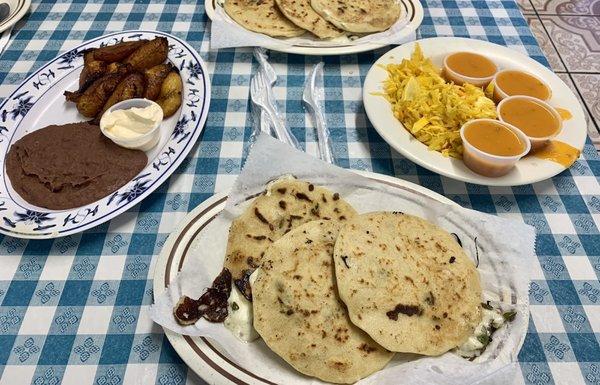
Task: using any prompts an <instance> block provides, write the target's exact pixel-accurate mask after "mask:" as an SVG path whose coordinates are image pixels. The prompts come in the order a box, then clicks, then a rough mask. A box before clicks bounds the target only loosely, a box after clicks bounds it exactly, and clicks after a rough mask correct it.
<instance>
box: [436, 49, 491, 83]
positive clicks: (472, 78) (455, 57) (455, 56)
mask: <svg viewBox="0 0 600 385" xmlns="http://www.w3.org/2000/svg"><path fill="white" fill-rule="evenodd" d="M496 72H498V66H497V65H496V64H495V63H494V62H493V61H491V60H490V59H488V58H487V57H485V56H483V55H479V54H477V53H474V52H453V53H451V54H449V55H447V56H446V57H445V58H444V72H443V73H444V77H445V78H446V80H449V81H452V82H454V84H457V85H459V86H461V85H463V84H464V83H470V84H472V85H474V86H478V87H486V86H487V85H488V84H489V83H490V82H491V81H492V79H494V75H496Z"/></svg>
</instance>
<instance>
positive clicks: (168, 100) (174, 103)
mask: <svg viewBox="0 0 600 385" xmlns="http://www.w3.org/2000/svg"><path fill="white" fill-rule="evenodd" d="M182 93H183V82H182V81H181V76H180V75H179V71H177V70H173V71H171V72H169V74H168V75H167V77H166V78H165V80H164V81H163V83H162V86H161V87H160V95H159V96H158V99H157V100H156V103H158V105H160V107H161V108H162V109H163V116H164V117H165V118H168V117H169V116H171V115H173V114H174V113H175V112H177V110H178V109H179V107H180V106H181V94H182Z"/></svg>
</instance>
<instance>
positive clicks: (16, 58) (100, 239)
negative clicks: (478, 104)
mask: <svg viewBox="0 0 600 385" xmlns="http://www.w3.org/2000/svg"><path fill="white" fill-rule="evenodd" d="M423 6H424V7H425V19H424V21H423V25H422V26H421V28H420V29H419V34H420V36H421V37H431V36H439V35H456V36H470V37H475V38H480V39H487V40H490V41H492V42H495V43H500V44H505V45H508V46H510V47H512V48H514V49H516V50H519V51H522V52H526V53H528V54H529V55H530V56H532V57H534V58H535V59H536V60H538V61H540V62H542V63H544V64H546V65H547V62H546V59H545V58H544V56H543V54H542V52H541V51H540V49H539V47H538V45H537V42H536V40H535V38H534V37H533V36H532V34H531V31H530V30H529V28H528V26H527V23H526V22H525V20H524V19H523V17H522V16H521V13H520V11H519V10H518V8H517V6H516V4H515V3H514V1H513V0H503V1H498V0H495V1H466V0H465V1H450V0H448V1H439V0H423ZM208 26H209V22H208V19H207V17H206V14H205V12H204V6H203V4H202V3H201V2H196V1H189V0H188V1H181V2H180V1H171V0H167V1H166V2H165V1H164V0H163V1H152V2H151V4H150V3H149V2H148V1H140V0H135V1H134V0H126V1H117V0H92V1H73V2H71V1H56V2H55V1H50V0H44V1H39V0H34V2H33V6H32V8H31V13H30V14H29V15H28V16H26V17H25V19H23V20H22V21H20V22H19V23H18V24H17V27H16V29H15V31H14V32H13V34H14V38H13V41H12V43H11V44H10V46H9V47H8V48H7V49H6V51H5V52H4V53H3V55H2V56H1V60H0V95H7V94H8V93H9V92H11V91H12V90H13V89H14V87H15V85H16V84H18V83H19V82H20V81H22V80H23V79H24V78H25V77H26V76H27V74H28V73H30V72H31V71H33V70H34V69H36V68H37V67H39V66H41V65H42V64H43V63H44V62H46V61H47V60H49V59H52V58H53V57H55V56H56V55H58V54H60V53H61V52H65V51H67V50H69V49H71V48H73V47H74V46H76V45H77V44H79V43H81V42H82V41H84V40H87V39H91V38H94V37H97V36H100V35H103V34H105V33H108V32H113V31H120V30H125V29H158V30H161V31H166V32H170V33H173V34H175V35H177V36H178V37H180V38H183V39H185V40H187V41H188V42H189V43H190V44H191V45H192V46H194V47H195V48H196V50H198V51H199V52H200V53H201V55H202V57H203V58H204V59H205V60H206V62H207V63H208V68H209V71H210V74H211V77H212V87H213V88H212V103H211V107H210V114H209V117H208V121H207V124H206V129H205V132H204V133H203V135H202V137H201V139H200V140H199V141H198V144H197V145H196V147H195V148H194V149H193V151H192V152H191V155H190V156H188V158H187V159H186V160H185V161H184V163H183V164H182V165H181V166H180V167H179V169H178V170H177V171H176V173H175V174H174V175H173V176H172V177H171V178H170V179H169V180H168V181H167V182H166V183H165V184H164V185H163V186H162V187H161V188H159V189H158V190H157V191H156V192H154V193H153V194H152V195H150V196H149V197H148V198H147V199H146V200H145V201H144V202H142V203H141V204H140V205H138V206H136V207H135V208H134V209H132V210H130V211H128V212H126V213H124V214H122V215H121V216H119V217H118V218H116V219H115V220H113V221H111V222H110V223H106V224H103V225H101V226H99V227H97V228H95V229H92V230H91V231H87V232H85V233H83V234H78V235H73V236H68V237H64V238H60V239H56V240H44V241H30V242H27V241H25V240H20V239H15V238H10V237H3V238H2V237H0V303H1V306H0V375H1V380H0V384H2V385H5V384H6V385H14V384H27V383H32V384H35V385H55V384H58V383H60V382H61V381H62V383H64V384H76V385H82V384H92V383H94V384H97V385H105V384H106V385H120V384H132V383H133V384H152V383H156V384H161V385H167V384H173V385H178V384H184V383H190V384H203V381H202V380H201V379H199V378H198V377H197V376H196V375H195V374H193V373H192V372H191V371H190V370H188V369H187V367H186V365H185V364H184V363H182V361H181V360H180V359H179V357H178V356H177V354H176V353H175V352H174V350H173V348H172V347H171V345H170V344H169V342H168V341H167V339H166V338H165V336H164V334H163V332H162V330H161V328H160V327H158V326H157V325H155V324H153V323H152V321H151V320H150V317H149V314H148V308H149V305H150V303H151V302H152V295H153V293H152V273H153V267H154V265H153V263H154V261H155V259H156V256H157V254H158V253H159V251H160V249H161V247H162V245H163V244H164V242H165V240H166V238H167V236H168V235H169V233H170V232H171V231H172V230H173V228H174V226H176V224H177V223H178V222H179V221H181V220H182V218H183V217H184V216H185V215H186V213H187V212H188V211H190V210H191V209H193V208H194V207H195V206H196V205H198V204H199V203H200V202H202V201H203V200H205V199H206V198H208V197H209V196H211V195H212V194H213V193H214V192H216V191H222V190H224V189H226V188H228V187H229V186H231V185H232V183H233V181H234V179H235V178H236V175H237V174H238V173H239V171H240V167H241V165H242V163H243V158H244V155H245V154H246V147H247V143H248V139H249V136H250V131H251V115H250V113H249V102H248V90H249V88H248V85H249V80H250V76H251V74H252V72H253V71H254V69H255V68H256V62H254V61H253V59H252V54H251V51H250V50H249V49H236V50H224V51H218V52H210V51H209V44H208V41H209V32H208V31H207V28H208ZM387 49H389V48H386V49H382V50H378V51H375V52H370V53H363V54H358V55H349V56H340V57H326V58H324V59H322V58H317V57H304V56H298V55H287V54H281V53H273V54H272V58H271V61H272V62H273V63H274V66H275V68H276V70H277V72H278V74H279V75H280V76H281V77H280V80H279V82H278V83H277V86H276V88H275V94H276V95H277V97H278V99H279V101H280V102H281V108H282V111H284V112H285V116H286V118H287V122H288V124H289V125H290V126H291V127H292V129H293V132H294V133H295V135H296V136H297V137H298V138H299V139H300V140H301V142H302V143H305V144H306V148H307V151H308V152H310V153H313V154H316V144H315V135H314V133H313V131H312V129H310V128H309V129H306V127H307V124H308V125H309V127H310V123H308V122H309V121H307V116H306V115H305V113H304V110H303V108H302V104H301V98H302V87H303V83H304V80H305V75H306V73H307V72H308V70H309V68H310V67H311V66H312V65H313V64H314V63H316V62H318V61H320V60H324V61H325V63H326V66H325V68H326V75H325V83H326V111H327V122H328V125H329V127H330V128H331V131H332V136H333V141H334V151H335V155H336V158H337V159H338V160H339V161H338V164H339V165H341V166H344V167H350V168H354V169H367V170H373V171H375V172H379V173H384V174H390V175H395V176H397V177H399V178H403V179H406V180H409V181H412V182H415V183H418V184H420V185H423V186H425V187H427V188H430V189H432V190H434V191H437V192H439V193H441V194H444V195H446V196H448V197H450V198H451V199H453V200H454V201H456V202H457V203H459V204H461V205H463V206H467V207H472V208H474V209H477V210H480V211H484V212H488V213H493V214H497V215H500V216H504V217H510V218H513V219H516V220H523V221H525V222H527V223H529V224H531V225H533V226H535V227H536V229H537V231H538V241H537V245H536V252H537V255H538V262H537V263H535V264H534V265H532V266H531V273H532V276H533V282H532V285H531V289H530V300H531V304H532V306H531V321H530V324H529V331H528V334H527V338H526V340H525V344H524V346H523V349H522V351H521V353H520V355H519V360H520V366H521V375H519V376H518V378H519V381H518V382H519V383H527V384H548V383H556V384H583V383H587V384H599V383H600V346H599V341H600V283H599V280H598V277H599V276H600V236H599V232H598V228H599V227H600V196H599V193H600V186H599V183H598V176H600V159H599V158H598V156H597V154H596V150H595V149H594V148H593V147H592V145H591V144H590V143H589V141H588V144H587V145H586V147H585V150H584V153H583V155H582V157H581V158H580V159H579V160H578V161H577V162H576V163H575V164H574V165H573V167H571V168H570V169H569V170H567V171H565V172H563V173H562V174H560V175H559V176H557V177H555V178H553V179H551V180H547V181H544V182H541V183H537V184H535V185H527V186H522V187H514V188H510V187H505V188H487V187H483V186H474V185H469V184H465V183H462V182H456V181H452V180H450V179H447V178H444V177H440V176H439V175H436V174H434V173H431V172H429V171H427V170H425V169H423V168H421V167H418V166H416V165H415V164H413V163H412V162H410V161H408V160H406V159H404V158H403V157H402V156H400V155H399V154H398V153H396V152H395V151H392V150H390V148H389V147H388V145H387V144H386V143H385V142H384V141H383V140H382V139H381V138H380V137H379V136H378V135H377V133H376V132H375V130H374V129H373V128H372V127H371V125H370V123H369V122H368V120H367V118H366V115H365V112H364V109H363V107H362V103H361V90H362V89H361V84H362V82H363V80H364V77H365V75H366V73H367V71H368V69H369V67H370V65H371V64H372V63H373V62H374V61H375V59H376V58H378V57H379V56H380V55H381V54H382V53H383V52H385V51H386V50H387ZM498 236H502V234H498Z"/></svg>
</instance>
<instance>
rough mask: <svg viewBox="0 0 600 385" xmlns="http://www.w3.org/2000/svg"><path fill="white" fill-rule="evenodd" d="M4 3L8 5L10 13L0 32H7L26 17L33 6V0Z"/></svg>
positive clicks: (4, 0)
mask: <svg viewBox="0 0 600 385" xmlns="http://www.w3.org/2000/svg"><path fill="white" fill-rule="evenodd" d="M3 3H7V4H8V6H9V7H10V13H9V14H8V18H6V20H4V21H3V22H1V23H0V32H4V31H6V30H7V29H9V28H10V27H12V26H13V25H15V24H16V23H17V21H19V20H21V19H22V18H23V16H25V14H26V13H27V11H29V7H30V6H31V0H3Z"/></svg>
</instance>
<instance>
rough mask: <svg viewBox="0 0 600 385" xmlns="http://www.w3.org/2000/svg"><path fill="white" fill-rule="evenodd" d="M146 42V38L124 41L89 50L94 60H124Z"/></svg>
mask: <svg viewBox="0 0 600 385" xmlns="http://www.w3.org/2000/svg"><path fill="white" fill-rule="evenodd" d="M147 42H148V40H138V41H125V42H122V43H118V44H113V45H107V46H105V47H100V48H96V49H94V50H92V51H91V52H92V53H93V58H94V60H101V61H106V62H110V63H112V62H120V61H123V60H125V59H126V58H127V57H128V56H129V55H131V54H132V53H133V52H135V51H136V50H137V49H138V48H140V47H141V46H143V45H144V44H146V43H147Z"/></svg>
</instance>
